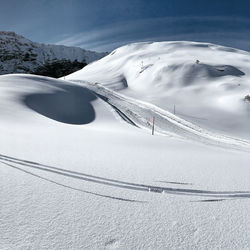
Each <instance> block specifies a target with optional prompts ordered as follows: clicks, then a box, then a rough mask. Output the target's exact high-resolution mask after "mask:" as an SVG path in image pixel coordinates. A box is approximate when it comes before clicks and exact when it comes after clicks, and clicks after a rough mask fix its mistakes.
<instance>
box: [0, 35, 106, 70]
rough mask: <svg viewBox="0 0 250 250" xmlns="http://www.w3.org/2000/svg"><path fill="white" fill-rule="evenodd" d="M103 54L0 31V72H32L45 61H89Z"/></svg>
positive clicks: (103, 54)
mask: <svg viewBox="0 0 250 250" xmlns="http://www.w3.org/2000/svg"><path fill="white" fill-rule="evenodd" d="M105 55H107V53H98V52H94V51H88V50H84V49H81V48H77V47H67V46H63V45H52V44H40V43H35V42H32V41H30V40H28V39H26V38H24V37H23V36H20V35H17V34H15V33H14V32H7V31H0V74H9V73H32V72H34V71H35V70H36V69H37V68H38V67H39V66H42V65H44V64H45V63H49V62H54V61H58V60H63V59H65V60H69V61H71V62H73V61H75V60H76V61H78V62H83V61H84V62H86V63H91V62H93V61H95V60H98V59H100V58H102V57H103V56H105Z"/></svg>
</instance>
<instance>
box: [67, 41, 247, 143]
mask: <svg viewBox="0 0 250 250" xmlns="http://www.w3.org/2000/svg"><path fill="white" fill-rule="evenodd" d="M197 60H198V61H197ZM67 79H69V80H85V81H89V82H92V83H95V82H98V83H100V84H103V85H104V86H106V87H108V88H111V89H113V90H122V92H123V94H125V95H129V96H131V97H134V98H136V99H140V100H144V101H147V102H150V103H153V104H156V105H157V106H159V107H161V108H163V109H165V110H168V111H170V112H175V113H176V115H178V116H180V117H181V118H183V119H185V120H188V121H190V122H193V123H195V124H197V125H199V126H201V127H203V128H207V129H211V130H213V131H215V132H219V133H222V134H228V135H233V136H237V137H241V138H248V139H249V138H250V133H249V131H250V102H249V99H250V98H246V96H247V95H249V94H250V54H249V53H248V52H245V51H241V50H236V49H233V48H228V47H223V46H219V45H214V44H209V43H197V42H155V43H135V44H130V45H127V46H124V47H121V48H118V49H116V50H114V51H113V52H112V53H110V54H109V55H108V56H106V57H104V58H102V59H101V60H99V61H97V62H94V63H93V64H91V65H88V66H87V67H85V68H83V69H82V70H80V71H78V72H75V73H73V74H71V75H69V76H68V77H67Z"/></svg>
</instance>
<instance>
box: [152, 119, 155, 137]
mask: <svg viewBox="0 0 250 250" xmlns="http://www.w3.org/2000/svg"><path fill="white" fill-rule="evenodd" d="M154 130H155V117H153V126H152V135H154Z"/></svg>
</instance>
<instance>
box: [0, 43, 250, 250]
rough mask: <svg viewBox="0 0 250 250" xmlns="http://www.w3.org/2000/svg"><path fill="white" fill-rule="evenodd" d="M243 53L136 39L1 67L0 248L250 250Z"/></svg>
mask: <svg viewBox="0 0 250 250" xmlns="http://www.w3.org/2000/svg"><path fill="white" fill-rule="evenodd" d="M171 48H172V49H171ZM167 51H168V52H167ZM178 55H179V56H178ZM209 55H210V56H209ZM185 58H186V59H185ZM248 58H249V55H248V53H247V52H243V51H234V50H233V49H229V48H225V47H220V46H216V45H206V44H198V43H190V42H175V43H151V44H149V43H148V44H147V43H143V44H132V45H129V46H125V47H122V48H120V49H117V50H116V51H114V52H113V54H112V55H109V56H107V57H105V58H103V59H101V60H100V61H97V62H94V63H92V64H90V65H88V66H86V67H85V68H84V69H83V70H81V71H79V72H77V73H75V74H72V75H70V76H66V80H64V78H63V79H54V78H50V77H43V76H35V75H30V74H9V75H2V76H0V138H1V139H0V222H1V223H0V249H249V248H250V239H249V224H250V213H249V205H250V199H249V198H250V182H249V179H250V168H249V160H250V152H249V151H250V146H249V145H250V142H249V139H248V136H247V134H246V129H247V126H249V125H248V123H247V122H248V119H249V118H248V116H249V115H248V114H249V113H248V108H247V107H248V106H247V105H249V104H248V101H247V99H248V98H246V100H243V99H244V95H247V93H248V91H249V85H248V75H249V71H248V67H247V66H248V63H249V62H248V60H249V59H248ZM154 59H155V61H154ZM196 60H200V62H199V63H196ZM214 60H215V61H218V62H216V63H215V64H213V63H212V61H214ZM226 62H227V63H226ZM243 62H245V63H243ZM150 64H152V65H151V66H149V65H150ZM173 65H175V67H174V66H173ZM223 65H224V66H223ZM164 67H165V70H164ZM161 69H162V70H161ZM166 72H167V73H166ZM171 79H172V80H173V81H171ZM86 80H88V82H87V81H86ZM188 80H190V81H188ZM97 81H98V82H99V83H100V84H97V83H96V82H97ZM102 83H103V84H104V85H102ZM237 84H240V86H239V85H237ZM229 86H230V87H229ZM116 90H119V91H116ZM228 96H229V97H230V96H231V99H230V98H229V97H228ZM242 96H243V97H242ZM225 97H227V98H229V100H228V101H227V102H225V100H224V99H225ZM220 99H222V101H221V102H220V101H219V100H220ZM232 100H237V102H236V103H238V105H236V104H234V105H235V106H233V104H232V103H233V102H232ZM177 101H178V103H177ZM155 104H156V105H155ZM173 104H176V112H174V109H173ZM245 105H246V106H245ZM225 106H228V107H227V108H225ZM233 107H234V109H233ZM188 111H189V112H190V113H188ZM174 113H175V114H174ZM230 114H231V115H230ZM206 116H210V118H211V120H208V119H207V117H206ZM220 116H221V117H220ZM153 117H155V122H156V123H155V130H156V131H155V132H156V133H155V135H154V136H152V135H151V129H152V118H153ZM229 118H230V119H229ZM216 120H217V121H218V122H217V124H216V126H217V128H215V127H216V126H215V125H214V124H213V122H215V121H216ZM242 120H244V121H245V122H246V123H247V124H244V123H243V122H242ZM230 122H231V123H230ZM231 124H234V126H231ZM214 126H215V127H214ZM218 128H220V129H223V131H220V129H218ZM225 134H230V136H228V135H225ZM235 134H237V135H241V139H239V138H237V137H235V136H234V135H235ZM232 135H233V136H232Z"/></svg>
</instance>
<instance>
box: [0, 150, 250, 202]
mask: <svg viewBox="0 0 250 250" xmlns="http://www.w3.org/2000/svg"><path fill="white" fill-rule="evenodd" d="M0 162H1V163H2V164H4V165H5V166H8V167H11V168H14V169H16V170H19V171H22V172H25V173H27V174H30V175H32V176H34V177H37V178H40V179H43V180H45V181H48V182H51V183H54V184H56V185H60V186H63V187H66V188H70V189H73V190H75V191H80V192H84V193H88V194H93V195H96V196H100V197H103V198H110V199H115V200H120V201H127V202H139V203H145V201H138V200H132V199H129V198H120V197H114V196H112V195H102V194H97V193H93V192H90V191H86V190H81V189H77V188H73V187H70V186H68V185H64V184H62V183H58V182H56V181H54V180H51V179H48V178H45V177H42V176H40V175H38V174H35V173H33V172H30V171H27V170H26V169H30V170H35V171H37V170H38V171H40V172H49V173H53V174H56V175H61V176H66V177H69V178H73V179H78V180H82V181H86V182H93V183H95V184H99V185H104V186H111V187H114V188H122V189H129V190H134V191H144V192H152V193H161V194H165V193H168V194H174V195H190V196H198V197H199V196H200V197H210V198H213V199H207V200H198V201H191V202H214V201H222V200H226V199H232V198H236V199H237V198H238V199H239V198H250V191H210V190H200V189H188V188H172V187H163V186H155V185H146V184H141V183H133V182H128V181H122V180H116V179H110V178H104V177H100V176H95V175H90V174H86V173H81V172H76V171H71V170H68V169H63V168H58V167H53V166H48V165H44V164H41V163H37V162H32V161H27V160H23V159H17V158H14V157H10V156H6V155H2V154H0ZM13 164H14V165H13ZM16 165H18V166H20V167H22V168H20V167H17V166H16ZM165 183H166V182H165ZM167 183H169V184H176V183H178V182H167ZM178 184H180V185H186V184H189V183H178Z"/></svg>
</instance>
